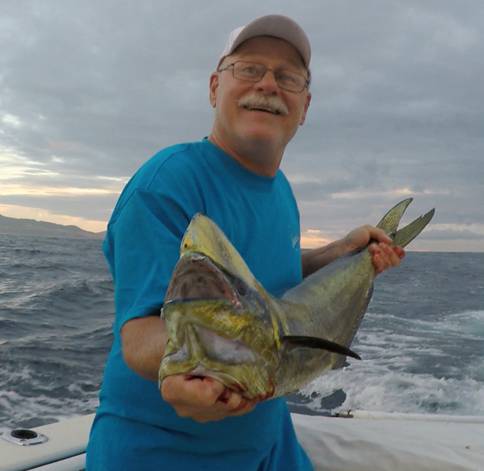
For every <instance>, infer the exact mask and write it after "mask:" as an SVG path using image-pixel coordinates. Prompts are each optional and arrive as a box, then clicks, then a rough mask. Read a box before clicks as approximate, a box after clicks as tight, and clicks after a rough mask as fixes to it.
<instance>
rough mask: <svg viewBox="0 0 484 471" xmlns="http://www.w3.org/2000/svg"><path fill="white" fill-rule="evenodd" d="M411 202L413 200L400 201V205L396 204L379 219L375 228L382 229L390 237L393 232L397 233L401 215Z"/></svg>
mask: <svg viewBox="0 0 484 471" xmlns="http://www.w3.org/2000/svg"><path fill="white" fill-rule="evenodd" d="M412 201H413V198H407V199H406V200H403V201H400V203H398V204H396V205H395V206H394V207H393V208H392V209H390V211H388V212H387V213H386V214H385V216H383V217H382V218H381V221H380V222H379V223H378V224H377V225H376V227H379V228H380V229H383V230H384V231H385V232H386V233H387V234H389V235H390V236H392V235H393V234H395V232H397V228H398V224H400V219H402V216H403V213H404V212H405V210H406V209H407V208H408V205H409V204H410V203H411V202H412Z"/></svg>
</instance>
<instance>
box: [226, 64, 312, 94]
mask: <svg viewBox="0 0 484 471" xmlns="http://www.w3.org/2000/svg"><path fill="white" fill-rule="evenodd" d="M240 62H244V63H246V64H254V65H258V66H262V67H264V73H263V74H262V75H261V77H260V78H259V79H257V80H252V79H248V78H240V77H236V76H235V64H237V63H240ZM230 68H232V77H233V78H234V79H236V80H241V81H243V82H252V83H257V82H260V81H261V80H262V79H263V78H264V77H265V75H266V74H267V72H268V71H270V72H272V75H273V76H274V80H275V81H276V83H277V86H278V87H279V88H281V89H282V90H285V91H287V92H290V93H302V92H303V90H304V89H305V88H309V85H310V84H311V74H310V72H309V70H308V74H309V78H306V77H305V76H304V75H303V74H300V73H298V72H293V71H290V72H291V73H292V74H295V75H298V76H299V77H302V78H303V79H304V85H303V87H302V88H301V90H290V89H288V88H286V87H282V86H281V85H280V84H279V82H278V80H277V77H276V72H277V69H276V70H274V69H271V68H270V67H267V66H266V65H265V64H261V63H260V62H253V61H244V60H237V61H234V62H232V63H230V64H228V65H226V66H225V67H223V68H220V67H219V68H218V69H217V72H225V71H226V70H228V69H230ZM280 70H288V69H279V71H280Z"/></svg>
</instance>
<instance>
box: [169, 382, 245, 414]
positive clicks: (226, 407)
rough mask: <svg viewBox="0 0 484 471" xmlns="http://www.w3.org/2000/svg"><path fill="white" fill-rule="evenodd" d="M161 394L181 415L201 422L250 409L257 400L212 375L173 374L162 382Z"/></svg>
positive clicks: (243, 412) (242, 412)
mask: <svg viewBox="0 0 484 471" xmlns="http://www.w3.org/2000/svg"><path fill="white" fill-rule="evenodd" d="M161 394H162V396H163V398H164V399H165V401H167V402H168V403H170V404H171V405H172V407H173V408H174V409H175V411H176V413H177V414H178V415H179V416H180V417H190V418H192V419H193V420H196V421H197V422H208V421H213V420H221V419H223V418H225V417H228V416H238V415H243V414H246V413H247V412H250V411H251V410H252V409H253V407H254V406H255V403H253V402H250V401H247V400H246V399H244V398H243V397H242V396H241V395H240V394H239V393H237V392H235V391H232V390H230V389H228V388H226V387H225V386H224V385H223V384H222V383H220V382H219V381H216V380H214V379H212V378H208V377H198V376H189V375H173V376H168V377H167V378H165V379H164V380H163V382H162V384H161Z"/></svg>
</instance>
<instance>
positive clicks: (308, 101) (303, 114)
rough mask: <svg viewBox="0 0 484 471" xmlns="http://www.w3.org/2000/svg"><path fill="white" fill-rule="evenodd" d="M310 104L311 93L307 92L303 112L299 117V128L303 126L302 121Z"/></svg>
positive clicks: (304, 119)
mask: <svg viewBox="0 0 484 471" xmlns="http://www.w3.org/2000/svg"><path fill="white" fill-rule="evenodd" d="M310 103H311V92H308V94H307V96H306V103H305V104H304V111H303V113H302V116H301V120H300V121H299V126H302V125H303V124H304V121H306V114H307V112H308V109H309V104H310Z"/></svg>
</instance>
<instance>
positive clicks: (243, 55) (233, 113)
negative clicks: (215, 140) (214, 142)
mask: <svg viewBox="0 0 484 471" xmlns="http://www.w3.org/2000/svg"><path fill="white" fill-rule="evenodd" d="M240 60H242V61H250V62H256V63H259V64H263V65H265V66H266V67H268V68H269V69H272V70H274V71H277V70H281V69H286V70H291V71H294V72H297V73H299V74H301V75H303V76H304V77H307V76H308V72H307V70H306V68H305V67H304V65H303V63H302V59H301V57H300V56H299V54H298V52H297V51H296V49H295V48H294V47H293V46H292V45H290V44H289V43H287V42H286V41H283V40H281V39H277V38H272V37H268V36H260V37H256V38H252V39H249V40H247V41H246V42H244V43H243V44H241V45H240V46H239V48H237V50H236V51H235V52H234V53H233V54H232V55H231V56H228V57H226V58H225V59H224V61H223V62H222V64H221V67H220V68H224V67H225V66H227V65H229V64H232V63H234V62H235V61H240ZM250 96H262V97H271V99H272V100H274V101H275V103H280V104H281V106H282V107H284V108H285V109H286V110H287V113H271V112H268V111H267V110H265V111H264V110H258V109H251V108H250V107H244V101H246V100H247V97H250ZM310 98H311V97H310V94H309V92H308V90H307V88H305V89H304V90H303V91H302V92H300V93H294V92H289V91H286V90H283V89H281V88H280V87H279V86H278V84H277V82H276V80H275V78H274V75H273V73H272V72H270V71H267V73H266V74H265V76H264V77H263V78H262V79H261V80H260V81H259V82H249V81H243V80H238V79H235V78H234V77H233V74H232V68H229V69H227V70H225V71H222V72H216V73H214V74H213V75H212V76H211V78H210V102H211V104H212V106H213V107H214V108H215V123H214V130H213V131H214V133H215V134H216V135H217V136H218V137H219V138H220V137H221V138H222V139H223V141H224V143H225V144H228V147H230V148H232V149H238V148H244V147H245V146H244V143H247V142H249V141H250V142H252V143H255V144H258V143H260V144H264V145H267V144H269V145H270V146H272V147H273V148H275V149H278V150H280V151H281V155H282V152H283V151H284V148H285V146H286V145H287V143H288V142H289V141H290V140H291V138H292V137H293V136H294V134H295V133H296V131H297V128H298V126H299V125H301V124H302V123H303V122H304V119H305V117H306V112H307V109H308V106H309V102H310ZM240 145H242V147H240Z"/></svg>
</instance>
